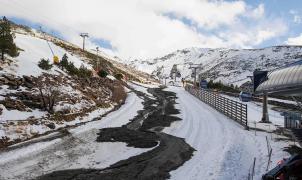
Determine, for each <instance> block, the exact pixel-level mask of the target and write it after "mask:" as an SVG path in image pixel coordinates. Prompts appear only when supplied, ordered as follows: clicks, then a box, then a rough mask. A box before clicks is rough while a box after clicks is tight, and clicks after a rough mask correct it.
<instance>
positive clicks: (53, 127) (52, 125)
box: [45, 123, 56, 129]
mask: <svg viewBox="0 0 302 180" xmlns="http://www.w3.org/2000/svg"><path fill="white" fill-rule="evenodd" d="M45 125H46V126H47V127H49V129H55V128H56V125H55V123H49V124H45Z"/></svg>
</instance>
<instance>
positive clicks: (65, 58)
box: [60, 53, 68, 70]
mask: <svg viewBox="0 0 302 180" xmlns="http://www.w3.org/2000/svg"><path fill="white" fill-rule="evenodd" d="M60 66H61V69H62V70H63V69H64V68H65V69H67V66H68V56H67V55H66V53H65V54H64V55H63V57H62V60H61V62H60Z"/></svg>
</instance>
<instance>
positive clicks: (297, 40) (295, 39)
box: [285, 33, 302, 45]
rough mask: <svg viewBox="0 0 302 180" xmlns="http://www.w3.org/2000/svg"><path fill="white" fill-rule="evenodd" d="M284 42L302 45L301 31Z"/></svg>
mask: <svg viewBox="0 0 302 180" xmlns="http://www.w3.org/2000/svg"><path fill="white" fill-rule="evenodd" d="M285 43H286V44H288V45H302V33H301V34H300V35H299V36H297V37H293V38H288V39H287V41H286V42H285Z"/></svg>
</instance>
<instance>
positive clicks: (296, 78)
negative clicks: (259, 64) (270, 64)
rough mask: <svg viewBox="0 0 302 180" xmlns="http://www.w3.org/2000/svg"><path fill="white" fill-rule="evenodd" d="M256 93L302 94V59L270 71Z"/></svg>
mask: <svg viewBox="0 0 302 180" xmlns="http://www.w3.org/2000/svg"><path fill="white" fill-rule="evenodd" d="M255 93H256V94H262V93H267V94H276V95H283V96H302V60H300V61H298V62H295V63H293V64H290V65H288V66H285V67H282V68H280V69H277V70H274V71H271V72H269V73H268V74H267V76H266V79H265V80H264V81H263V82H262V83H260V84H259V86H258V87H257V88H256V89H255Z"/></svg>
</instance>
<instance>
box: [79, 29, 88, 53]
mask: <svg viewBox="0 0 302 180" xmlns="http://www.w3.org/2000/svg"><path fill="white" fill-rule="evenodd" d="M80 36H81V37H82V38H83V51H85V39H86V38H88V37H89V36H88V33H81V34H80Z"/></svg>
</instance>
